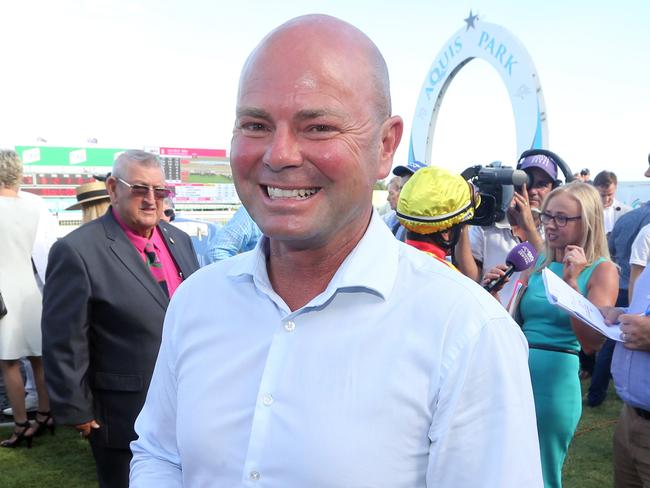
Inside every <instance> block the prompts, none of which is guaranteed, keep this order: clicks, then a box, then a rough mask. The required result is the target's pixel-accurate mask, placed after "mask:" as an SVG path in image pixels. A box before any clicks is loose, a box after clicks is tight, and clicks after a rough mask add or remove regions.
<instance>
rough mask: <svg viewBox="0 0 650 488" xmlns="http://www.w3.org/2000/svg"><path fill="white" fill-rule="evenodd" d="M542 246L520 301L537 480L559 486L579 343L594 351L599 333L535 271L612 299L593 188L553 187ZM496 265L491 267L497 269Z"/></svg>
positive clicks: (598, 301) (601, 301)
mask: <svg viewBox="0 0 650 488" xmlns="http://www.w3.org/2000/svg"><path fill="white" fill-rule="evenodd" d="M540 217H541V221H542V223H543V224H544V237H545V250H544V253H543V254H542V255H541V256H540V258H539V259H538V262H537V264H536V265H535V267H534V269H533V271H532V272H531V273H530V274H528V275H524V276H523V277H522V281H524V282H526V281H527V284H528V287H527V288H526V291H525V292H524V295H523V296H522V298H521V301H520V303H519V312H520V315H521V317H522V319H523V331H524V334H525V336H526V338H527V339H528V343H529V347H530V353H529V359H528V365H529V367H530V375H531V382H532V386H533V395H534V397H535V411H536V413H537V430H538V434H539V446H540V454H541V458H542V471H543V475H544V486H545V487H546V488H559V487H561V486H562V465H563V464H564V458H565V456H566V452H567V450H568V448H569V443H570V442H571V439H572V438H573V434H574V432H575V429H576V427H577V425H578V421H579V420H580V415H581V413H582V400H581V399H582V394H581V389H580V380H579V378H578V369H579V361H578V351H579V350H580V347H582V348H583V349H584V350H585V352H586V353H588V354H590V353H592V352H594V351H596V350H597V349H598V348H599V347H600V346H601V344H602V342H603V340H604V337H603V336H602V335H600V333H598V332H596V331H595V330H594V329H592V328H591V327H589V326H588V325H586V324H584V323H582V322H581V321H579V320H576V319H574V318H572V317H570V316H569V315H568V314H567V313H566V312H565V311H563V310H562V309H560V308H558V307H555V306H553V305H551V304H550V303H549V302H548V299H547V298H546V292H545V290H544V283H543V281H542V275H541V271H542V269H543V268H548V269H550V270H551V271H552V272H554V273H555V274H556V275H558V276H560V277H561V278H562V279H563V280H564V281H565V282H566V283H567V284H569V285H570V286H571V287H572V288H573V289H575V290H577V291H578V292H579V293H581V294H582V295H584V296H586V297H587V298H588V299H589V300H590V301H591V302H592V303H594V304H595V305H597V306H599V307H603V306H613V305H614V303H615V302H616V296H617V293H618V270H617V269H616V266H615V265H614V263H612V262H611V261H610V259H609V251H608V249H607V241H606V238H605V230H604V224H603V207H602V203H601V200H600V196H599V194H598V192H597V191H596V190H595V189H594V188H593V187H592V186H591V185H588V184H585V183H571V184H568V185H565V186H561V187H559V188H556V189H555V190H553V191H552V192H551V193H549V195H548V196H547V198H546V200H545V201H544V205H543V206H542V214H541V216H540ZM499 274H502V271H498V272H495V271H494V270H493V275H494V276H498V275H499Z"/></svg>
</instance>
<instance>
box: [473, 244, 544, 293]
mask: <svg viewBox="0 0 650 488" xmlns="http://www.w3.org/2000/svg"><path fill="white" fill-rule="evenodd" d="M536 259H537V251H536V250H535V248H534V247H533V245H532V244H531V243H530V242H528V241H526V242H522V243H521V244H517V245H516V246H515V247H513V248H512V249H511V250H510V252H509V253H508V255H507V256H506V264H507V265H508V268H507V269H506V274H505V275H504V276H501V277H500V278H497V279H495V280H492V281H490V282H489V283H488V284H487V285H485V286H484V287H483V288H485V290H487V291H488V292H491V291H492V290H493V289H494V288H495V287H496V286H498V285H500V284H501V283H503V282H504V281H505V280H506V278H509V277H510V276H512V274H513V273H514V272H515V271H525V270H527V269H528V268H530V267H531V266H532V265H533V264H534V263H535V260H536Z"/></svg>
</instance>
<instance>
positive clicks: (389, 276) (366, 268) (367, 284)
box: [228, 211, 403, 306]
mask: <svg viewBox="0 0 650 488" xmlns="http://www.w3.org/2000/svg"><path fill="white" fill-rule="evenodd" d="M268 242H269V241H268V238H267V237H266V236H262V238H261V239H260V240H259V241H258V243H257V246H255V249H254V250H253V251H251V252H249V253H245V254H243V255H241V256H240V257H239V258H238V259H237V260H236V262H234V263H233V266H232V267H231V268H230V270H229V271H228V275H229V276H242V275H248V276H250V277H252V279H253V281H254V282H255V284H256V286H258V287H259V288H262V289H267V290H266V291H267V292H270V291H272V287H271V283H270V280H269V277H268V273H267V269H266V259H267V256H268ZM400 245H403V244H402V243H400V242H398V241H397V239H395V236H393V234H392V233H391V231H390V229H388V227H387V226H386V224H385V223H384V222H383V221H382V219H381V217H380V216H379V214H377V212H376V211H373V214H372V217H371V219H370V224H369V225H368V229H367V230H366V233H365V234H364V235H363V237H362V238H361V240H360V241H359V242H358V243H357V245H356V246H355V248H354V249H353V250H352V252H350V254H348V256H347V257H346V258H345V260H344V261H343V263H341V266H340V267H339V269H338V270H337V271H336V273H335V274H334V276H333V277H332V280H331V281H330V283H329V284H328V286H327V288H326V289H325V291H324V292H323V293H321V294H320V295H319V296H318V297H316V298H315V299H314V300H312V301H311V302H310V306H315V305H318V304H319V303H324V302H325V301H327V300H329V299H330V298H331V296H332V295H333V294H334V293H335V292H336V291H338V290H343V289H346V290H350V291H367V292H370V293H375V294H377V295H378V296H380V297H381V298H382V299H386V297H387V296H388V295H389V294H390V292H391V290H392V288H393V286H394V282H395V279H396V277H397V267H398V258H399V246H400Z"/></svg>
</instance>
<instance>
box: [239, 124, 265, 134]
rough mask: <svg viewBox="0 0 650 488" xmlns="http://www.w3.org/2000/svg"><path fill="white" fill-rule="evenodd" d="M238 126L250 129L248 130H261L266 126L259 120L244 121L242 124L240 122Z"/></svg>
mask: <svg viewBox="0 0 650 488" xmlns="http://www.w3.org/2000/svg"><path fill="white" fill-rule="evenodd" d="M240 127H241V128H242V129H243V130H250V131H254V132H255V131H261V130H265V129H266V126H265V125H264V124H262V123H260V122H246V123H244V124H241V125H240Z"/></svg>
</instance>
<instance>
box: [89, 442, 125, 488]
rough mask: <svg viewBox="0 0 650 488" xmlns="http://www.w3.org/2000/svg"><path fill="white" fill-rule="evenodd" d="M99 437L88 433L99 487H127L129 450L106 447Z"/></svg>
mask: <svg viewBox="0 0 650 488" xmlns="http://www.w3.org/2000/svg"><path fill="white" fill-rule="evenodd" d="M99 437H100V436H95V435H92V434H91V435H90V447H91V449H92V452H93V457H94V458H95V465H96V467H97V481H99V488H129V465H130V463H131V457H132V454H131V450H130V449H111V448H108V447H106V446H105V445H104V443H103V442H102V440H101V439H100V438H99Z"/></svg>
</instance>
